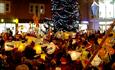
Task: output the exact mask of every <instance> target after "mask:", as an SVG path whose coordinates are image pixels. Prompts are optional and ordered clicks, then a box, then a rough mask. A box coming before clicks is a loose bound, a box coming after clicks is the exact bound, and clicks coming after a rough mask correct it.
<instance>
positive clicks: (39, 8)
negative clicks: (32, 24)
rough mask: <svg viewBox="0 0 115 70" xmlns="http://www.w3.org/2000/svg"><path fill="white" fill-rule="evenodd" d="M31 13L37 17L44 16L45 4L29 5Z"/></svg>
mask: <svg viewBox="0 0 115 70" xmlns="http://www.w3.org/2000/svg"><path fill="white" fill-rule="evenodd" d="M29 13H30V14H35V15H39V14H44V13H45V6H44V4H36V3H31V4H30V5H29Z"/></svg>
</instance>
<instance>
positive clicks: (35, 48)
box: [33, 44, 42, 54]
mask: <svg viewBox="0 0 115 70" xmlns="http://www.w3.org/2000/svg"><path fill="white" fill-rule="evenodd" d="M33 49H34V50H35V51H36V54H40V53H41V52H42V48H41V45H39V44H37V45H35V46H34V48H33Z"/></svg>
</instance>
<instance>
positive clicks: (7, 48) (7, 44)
mask: <svg viewBox="0 0 115 70" xmlns="http://www.w3.org/2000/svg"><path fill="white" fill-rule="evenodd" d="M4 49H5V51H11V50H13V49H14V43H13V42H5V47H4Z"/></svg>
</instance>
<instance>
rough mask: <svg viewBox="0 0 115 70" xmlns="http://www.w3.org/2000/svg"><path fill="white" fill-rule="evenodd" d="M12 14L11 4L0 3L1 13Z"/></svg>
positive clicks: (6, 2)
mask: <svg viewBox="0 0 115 70" xmlns="http://www.w3.org/2000/svg"><path fill="white" fill-rule="evenodd" d="M6 12H10V2H9V1H4V2H0V13H3V14H4V13H6Z"/></svg>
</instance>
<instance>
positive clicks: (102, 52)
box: [98, 48, 106, 58]
mask: <svg viewBox="0 0 115 70" xmlns="http://www.w3.org/2000/svg"><path fill="white" fill-rule="evenodd" d="M98 55H99V56H100V57H101V58H104V57H105V55H106V51H105V49H104V48H101V49H100V50H99V52H98Z"/></svg>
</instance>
